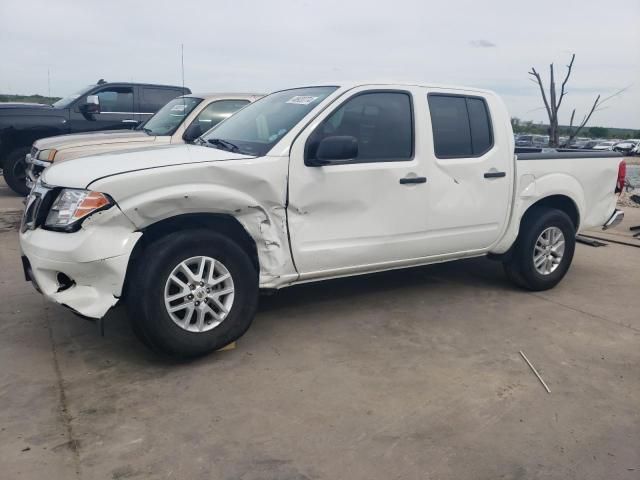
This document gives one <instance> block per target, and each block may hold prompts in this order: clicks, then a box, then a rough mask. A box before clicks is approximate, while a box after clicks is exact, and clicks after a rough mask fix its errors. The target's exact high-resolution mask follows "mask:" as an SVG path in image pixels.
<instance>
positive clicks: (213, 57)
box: [0, 0, 640, 129]
mask: <svg viewBox="0 0 640 480" xmlns="http://www.w3.org/2000/svg"><path fill="white" fill-rule="evenodd" d="M0 18H2V19H3V28H2V29H1V30H0V58H2V60H3V67H2V69H1V70H0V91H2V92H9V93H42V94H46V93H47V69H49V70H50V72H51V93H52V95H57V96H63V95H66V94H69V93H71V92H73V91H75V90H77V89H78V88H80V87H82V86H84V85H86V84H89V83H94V82H95V81H96V80H97V79H98V78H105V79H107V80H125V81H131V80H134V81H144V82H157V83H174V84H175V83H180V81H181V75H180V44H182V43H183V44H184V48H185V80H186V84H187V86H189V87H191V89H192V90H194V91H198V90H200V91H240V90H242V91H246V90H251V91H270V90H275V89H280V88H285V87H289V86H295V85H300V84H310V83H317V82H320V81H327V80H335V79H344V80H370V79H380V80H382V79H385V80H386V79H402V80H411V81H417V82H421V83H451V84H456V85H470V86H478V87H485V88H491V89H493V90H496V91H497V92H498V93H500V94H501V95H502V96H503V98H504V100H505V102H506V104H507V106H508V108H509V110H510V112H511V114H512V115H513V116H517V117H520V118H522V119H529V120H534V121H542V120H546V118H545V112H544V110H543V109H540V107H541V105H542V104H541V100H540V98H539V92H538V90H537V87H536V85H534V84H533V83H531V82H530V81H529V76H528V75H527V72H528V71H529V69H530V68H531V67H532V66H535V67H536V68H537V69H538V71H540V72H541V74H542V75H543V78H544V79H545V81H546V80H547V76H548V64H549V63H550V62H554V63H555V65H556V71H557V72H558V73H557V76H558V77H560V76H561V75H562V74H563V73H564V65H566V63H568V61H569V59H570V56H571V53H576V62H575V67H574V75H573V77H572V79H571V81H570V84H569V89H568V91H569V95H568V97H567V98H566V100H565V103H564V105H563V110H562V111H561V118H560V121H561V123H566V122H568V120H569V116H570V114H571V110H572V108H574V107H575V108H576V109H577V116H578V117H581V115H582V114H583V112H585V111H586V110H587V109H588V107H589V105H590V103H591V102H592V101H593V99H594V98H595V96H596V95H597V94H598V93H601V94H602V95H603V96H607V95H609V94H611V93H613V92H615V91H616V90H618V89H621V88H623V87H627V86H631V87H630V88H629V90H628V91H626V92H625V93H624V94H623V95H621V96H620V97H617V98H616V99H614V100H612V101H610V102H609V103H608V104H607V105H606V106H607V108H605V109H603V110H601V111H599V112H597V113H596V114H595V115H594V117H593V119H592V122H591V124H592V125H606V126H616V127H629V128H636V129H640V1H638V0H610V1H608V2H595V1H591V0H590V1H584V0H582V1H572V0H570V1H567V0H563V1H547V0H540V1H538V2H535V3H534V4H521V3H520V2H514V1H503V0H494V1H491V0H485V1H467V0H448V1H446V2H426V1H424V0H423V1H408V0H394V1H393V2H384V1H375V2H372V1H371V0H367V1H361V0H357V1H356V0H352V1H348V0H341V1H337V0H324V1H322V2H318V1H311V0H299V1H293V0H269V1H266V2H258V1H246V0H233V1H219V0H218V1H213V0H208V1H195V0H194V1H189V0H184V1H182V2H176V1H170V2H165V1H153V2H149V1H145V2H135V1H120V0H111V1H109V2H105V1H97V0H84V1H71V0H56V1H55V2H52V1H39V0H2V2H0Z"/></svg>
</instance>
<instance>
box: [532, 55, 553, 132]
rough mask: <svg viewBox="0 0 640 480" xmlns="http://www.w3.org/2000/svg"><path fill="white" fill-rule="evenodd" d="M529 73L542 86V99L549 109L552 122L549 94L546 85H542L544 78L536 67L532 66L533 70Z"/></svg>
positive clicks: (548, 113) (548, 112)
mask: <svg viewBox="0 0 640 480" xmlns="http://www.w3.org/2000/svg"><path fill="white" fill-rule="evenodd" d="M529 75H533V76H534V77H535V79H536V80H537V83H538V86H539V87H540V93H541V94H542V101H543V102H544V107H545V108H546V109H547V115H548V116H549V121H550V122H551V120H552V118H553V117H552V116H551V108H550V107H549V102H548V101H547V95H546V94H545V93H544V85H542V79H541V78H540V74H539V73H538V72H536V69H535V68H533V67H531V71H530V72H529Z"/></svg>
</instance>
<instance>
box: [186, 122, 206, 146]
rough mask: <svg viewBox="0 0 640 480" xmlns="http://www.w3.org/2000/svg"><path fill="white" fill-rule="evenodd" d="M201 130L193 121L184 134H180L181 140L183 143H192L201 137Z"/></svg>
mask: <svg viewBox="0 0 640 480" xmlns="http://www.w3.org/2000/svg"><path fill="white" fill-rule="evenodd" d="M202 133H203V132H202V128H200V124H199V123H198V122H197V121H195V122H193V123H192V124H191V125H189V126H188V127H187V128H186V130H185V131H184V133H183V134H182V139H183V140H184V141H185V142H193V141H194V140H195V139H196V138H198V137H199V136H200V135H202Z"/></svg>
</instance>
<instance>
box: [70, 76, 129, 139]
mask: <svg viewBox="0 0 640 480" xmlns="http://www.w3.org/2000/svg"><path fill="white" fill-rule="evenodd" d="M91 95H97V96H98V99H99V101H100V113H91V114H89V113H83V112H82V111H81V109H80V108H79V107H78V106H76V107H74V108H73V109H72V112H71V130H72V131H73V132H87V131H94V130H121V129H130V128H134V127H135V126H136V125H137V124H138V123H139V122H138V121H137V120H136V119H135V115H134V111H135V103H134V95H133V87H131V86H121V87H120V86H107V87H104V88H101V89H99V90H96V91H94V92H92V93H91ZM85 101H86V96H85V97H82V98H80V99H79V101H78V102H76V103H78V104H82V103H85Z"/></svg>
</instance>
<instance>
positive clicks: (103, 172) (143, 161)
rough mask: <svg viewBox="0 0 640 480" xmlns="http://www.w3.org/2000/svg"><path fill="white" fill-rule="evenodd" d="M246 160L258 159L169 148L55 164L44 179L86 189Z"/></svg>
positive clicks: (185, 147) (188, 147)
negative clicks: (117, 179)
mask: <svg viewBox="0 0 640 480" xmlns="http://www.w3.org/2000/svg"><path fill="white" fill-rule="evenodd" d="M246 158H254V157H252V156H251V155H241V154H238V153H232V152H227V151H225V150H218V149H216V148H210V147H202V146H197V145H168V146H166V147H153V148H139V149H131V150H125V151H120V152H118V153H105V154H101V155H93V156H90V157H81V158H75V159H72V160H68V161H66V162H60V163H54V164H53V165H51V166H50V167H48V168H47V169H46V170H45V171H44V173H43V175H42V177H41V178H42V181H43V182H44V183H46V184H47V185H52V186H60V187H69V188H86V187H87V186H88V185H89V184H90V183H92V182H93V181H95V180H97V179H99V178H104V177H110V176H112V175H120V174H123V173H127V172H135V171H137V170H153V169H155V168H162V167H168V166H179V165H187V164H193V163H204V162H216V161H221V160H240V159H246ZM150 173H151V172H150Z"/></svg>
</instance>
